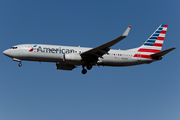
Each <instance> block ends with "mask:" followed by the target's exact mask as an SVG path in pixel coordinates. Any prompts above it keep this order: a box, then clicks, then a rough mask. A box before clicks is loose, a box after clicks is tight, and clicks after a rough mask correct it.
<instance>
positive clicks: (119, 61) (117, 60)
mask: <svg viewBox="0 0 180 120" xmlns="http://www.w3.org/2000/svg"><path fill="white" fill-rule="evenodd" d="M135 64H137V62H136V60H134V59H132V58H131V57H114V56H113V57H106V58H104V59H102V60H101V61H100V62H98V65H103V66H131V65H135Z"/></svg>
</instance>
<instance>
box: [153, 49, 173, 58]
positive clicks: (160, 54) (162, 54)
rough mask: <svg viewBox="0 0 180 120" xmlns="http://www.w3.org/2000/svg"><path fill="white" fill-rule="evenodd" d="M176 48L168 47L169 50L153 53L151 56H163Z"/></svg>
mask: <svg viewBox="0 0 180 120" xmlns="http://www.w3.org/2000/svg"><path fill="white" fill-rule="evenodd" d="M174 49H176V47H173V48H170V49H167V50H164V51H161V52H158V53H155V54H152V55H151V57H152V58H157V57H162V56H164V55H165V54H167V53H169V52H171V51H172V50H174Z"/></svg>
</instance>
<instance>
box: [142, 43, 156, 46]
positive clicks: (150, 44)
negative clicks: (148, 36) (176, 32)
mask: <svg viewBox="0 0 180 120" xmlns="http://www.w3.org/2000/svg"><path fill="white" fill-rule="evenodd" d="M144 45H147V46H153V45H154V43H145V44H144Z"/></svg>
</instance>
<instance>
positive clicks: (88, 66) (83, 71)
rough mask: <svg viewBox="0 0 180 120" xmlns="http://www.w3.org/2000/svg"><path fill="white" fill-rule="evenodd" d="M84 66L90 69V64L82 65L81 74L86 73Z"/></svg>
mask: <svg viewBox="0 0 180 120" xmlns="http://www.w3.org/2000/svg"><path fill="white" fill-rule="evenodd" d="M85 66H86V68H87V69H88V70H90V69H92V65H90V64H88V65H83V66H82V67H83V69H82V74H86V73H87V70H86V69H85V68H84V67H85Z"/></svg>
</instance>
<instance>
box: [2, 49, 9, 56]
mask: <svg viewBox="0 0 180 120" xmlns="http://www.w3.org/2000/svg"><path fill="white" fill-rule="evenodd" d="M10 53H11V52H10V50H5V51H3V54H4V55H6V56H9V55H10Z"/></svg>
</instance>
